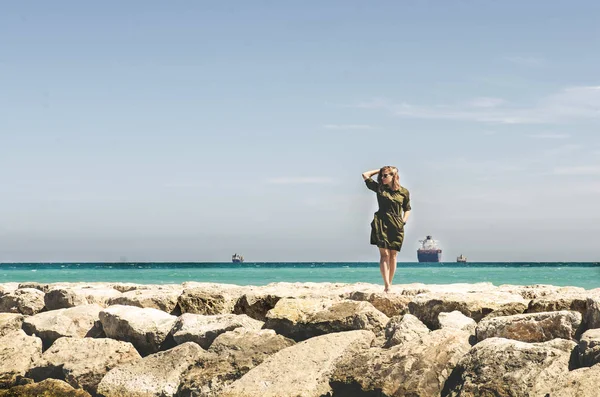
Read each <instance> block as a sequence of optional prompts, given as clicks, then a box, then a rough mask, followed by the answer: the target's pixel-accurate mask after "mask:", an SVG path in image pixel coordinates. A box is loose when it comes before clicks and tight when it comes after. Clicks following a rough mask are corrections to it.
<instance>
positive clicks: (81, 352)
mask: <svg viewBox="0 0 600 397" xmlns="http://www.w3.org/2000/svg"><path fill="white" fill-rule="evenodd" d="M140 359H141V356H140V355H139V353H138V352H137V350H135V348H134V347H133V345H132V344H131V343H129V342H119V341H116V340H112V339H108V338H100V339H94V338H81V339H79V338H59V339H57V340H56V342H54V344H52V347H50V348H49V349H48V350H46V351H45V352H44V354H43V355H42V358H41V359H40V360H38V361H36V362H35V363H34V364H33V365H32V367H31V369H30V370H29V372H28V373H27V377H30V378H32V379H34V380H35V381H37V382H39V381H41V380H43V379H46V378H55V379H61V380H65V381H66V382H68V383H69V384H70V385H71V386H73V387H74V388H77V389H85V390H86V391H87V392H88V393H91V394H92V395H95V394H96V388H97V387H98V383H100V381H101V380H102V378H103V377H104V375H106V373H107V372H108V371H110V370H111V369H113V368H115V367H117V366H119V365H122V364H126V363H130V362H135V361H137V360H140Z"/></svg>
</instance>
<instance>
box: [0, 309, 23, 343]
mask: <svg viewBox="0 0 600 397" xmlns="http://www.w3.org/2000/svg"><path fill="white" fill-rule="evenodd" d="M24 318H25V317H23V315H22V314H16V313H0V337H2V336H4V335H6V334H8V333H11V332H14V331H17V330H20V329H21V326H22V324H23V319H24Z"/></svg>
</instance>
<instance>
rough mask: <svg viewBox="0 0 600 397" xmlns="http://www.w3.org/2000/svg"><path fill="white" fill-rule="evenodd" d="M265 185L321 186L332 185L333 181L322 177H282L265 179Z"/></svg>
mask: <svg viewBox="0 0 600 397" xmlns="http://www.w3.org/2000/svg"><path fill="white" fill-rule="evenodd" d="M267 183H270V184H275V185H298V184H323V183H333V179H332V178H324V177H282V178H271V179H267Z"/></svg>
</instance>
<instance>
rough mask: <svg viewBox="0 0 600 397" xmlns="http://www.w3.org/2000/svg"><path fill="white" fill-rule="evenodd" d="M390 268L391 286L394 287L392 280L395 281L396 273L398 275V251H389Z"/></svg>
mask: <svg viewBox="0 0 600 397" xmlns="http://www.w3.org/2000/svg"><path fill="white" fill-rule="evenodd" d="M388 252H389V255H388V258H389V259H388V266H389V269H390V273H389V276H388V281H389V285H392V280H394V273H396V258H397V257H398V251H395V250H388Z"/></svg>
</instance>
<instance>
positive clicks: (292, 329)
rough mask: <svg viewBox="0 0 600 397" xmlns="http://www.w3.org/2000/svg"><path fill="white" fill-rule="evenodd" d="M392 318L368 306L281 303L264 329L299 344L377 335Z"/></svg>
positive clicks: (301, 301) (317, 301)
mask: <svg viewBox="0 0 600 397" xmlns="http://www.w3.org/2000/svg"><path fill="white" fill-rule="evenodd" d="M388 321H389V318H388V317H387V316H386V315H385V314H383V313H381V312H380V311H379V310H377V309H375V308H374V307H373V305H371V304H370V303H368V302H357V301H351V300H343V301H335V300H328V299H288V298H284V299H281V300H280V301H279V302H277V304H276V305H275V307H274V308H273V309H271V310H270V311H269V313H267V320H266V322H265V325H264V328H269V329H274V330H275V331H276V332H277V333H278V334H281V335H284V336H286V337H288V338H291V339H294V340H295V341H302V340H305V339H308V338H312V337H314V336H317V335H323V334H328V333H332V332H342V331H350V330H358V329H365V330H369V331H372V332H374V333H377V332H379V331H382V330H383V329H384V328H385V325H386V324H387V322H388Z"/></svg>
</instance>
